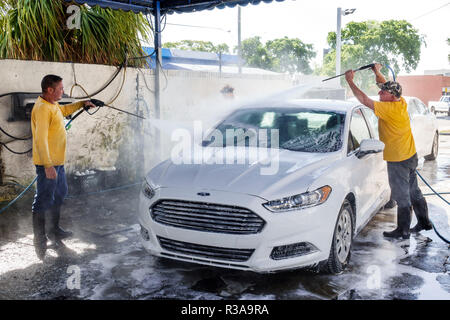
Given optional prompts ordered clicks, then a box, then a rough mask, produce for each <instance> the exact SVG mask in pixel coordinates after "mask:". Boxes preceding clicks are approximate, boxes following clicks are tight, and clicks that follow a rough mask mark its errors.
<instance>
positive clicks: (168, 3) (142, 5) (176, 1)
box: [65, 0, 284, 15]
mask: <svg viewBox="0 0 450 320" xmlns="http://www.w3.org/2000/svg"><path fill="white" fill-rule="evenodd" d="M65 1H66V2H76V3H79V4H84V3H86V4H88V5H89V6H97V5H98V6H100V7H102V8H111V9H119V10H124V11H130V10H131V11H134V12H136V13H137V12H143V13H149V12H150V13H151V14H153V15H154V14H155V11H154V10H156V8H155V2H158V1H155V0H65ZM273 1H277V2H281V1H284V0H160V1H159V2H160V5H159V8H160V11H161V12H160V14H166V13H167V14H172V13H187V12H198V11H202V10H212V9H214V8H218V9H223V8H226V7H230V8H233V7H235V6H237V5H239V6H246V5H248V4H254V5H257V4H259V3H261V2H264V3H271V2H273Z"/></svg>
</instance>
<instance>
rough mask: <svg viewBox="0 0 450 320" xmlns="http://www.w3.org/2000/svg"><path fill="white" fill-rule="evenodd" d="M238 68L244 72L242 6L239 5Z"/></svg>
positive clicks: (240, 71)
mask: <svg viewBox="0 0 450 320" xmlns="http://www.w3.org/2000/svg"><path fill="white" fill-rule="evenodd" d="M238 69H239V73H242V62H241V6H239V5H238Z"/></svg>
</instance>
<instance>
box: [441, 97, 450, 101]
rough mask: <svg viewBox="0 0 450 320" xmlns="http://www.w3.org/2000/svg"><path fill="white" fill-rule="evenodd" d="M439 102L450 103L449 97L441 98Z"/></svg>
mask: <svg viewBox="0 0 450 320" xmlns="http://www.w3.org/2000/svg"><path fill="white" fill-rule="evenodd" d="M441 102H450V97H441Z"/></svg>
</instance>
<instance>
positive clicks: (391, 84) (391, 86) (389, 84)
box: [377, 81, 402, 98]
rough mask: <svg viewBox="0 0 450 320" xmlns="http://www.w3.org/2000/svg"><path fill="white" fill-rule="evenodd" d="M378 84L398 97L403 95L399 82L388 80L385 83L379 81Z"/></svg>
mask: <svg viewBox="0 0 450 320" xmlns="http://www.w3.org/2000/svg"><path fill="white" fill-rule="evenodd" d="M377 86H378V88H380V89H381V90H384V91H387V92H389V93H390V94H392V95H394V96H395V97H397V98H400V96H401V95H402V86H401V85H400V83H398V82H395V81H386V82H385V83H377Z"/></svg>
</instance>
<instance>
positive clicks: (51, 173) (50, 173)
mask: <svg viewBox="0 0 450 320" xmlns="http://www.w3.org/2000/svg"><path fill="white" fill-rule="evenodd" d="M57 176H58V174H57V173H56V169H55V167H49V168H45V177H46V178H47V179H50V180H54V179H56V177H57Z"/></svg>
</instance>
